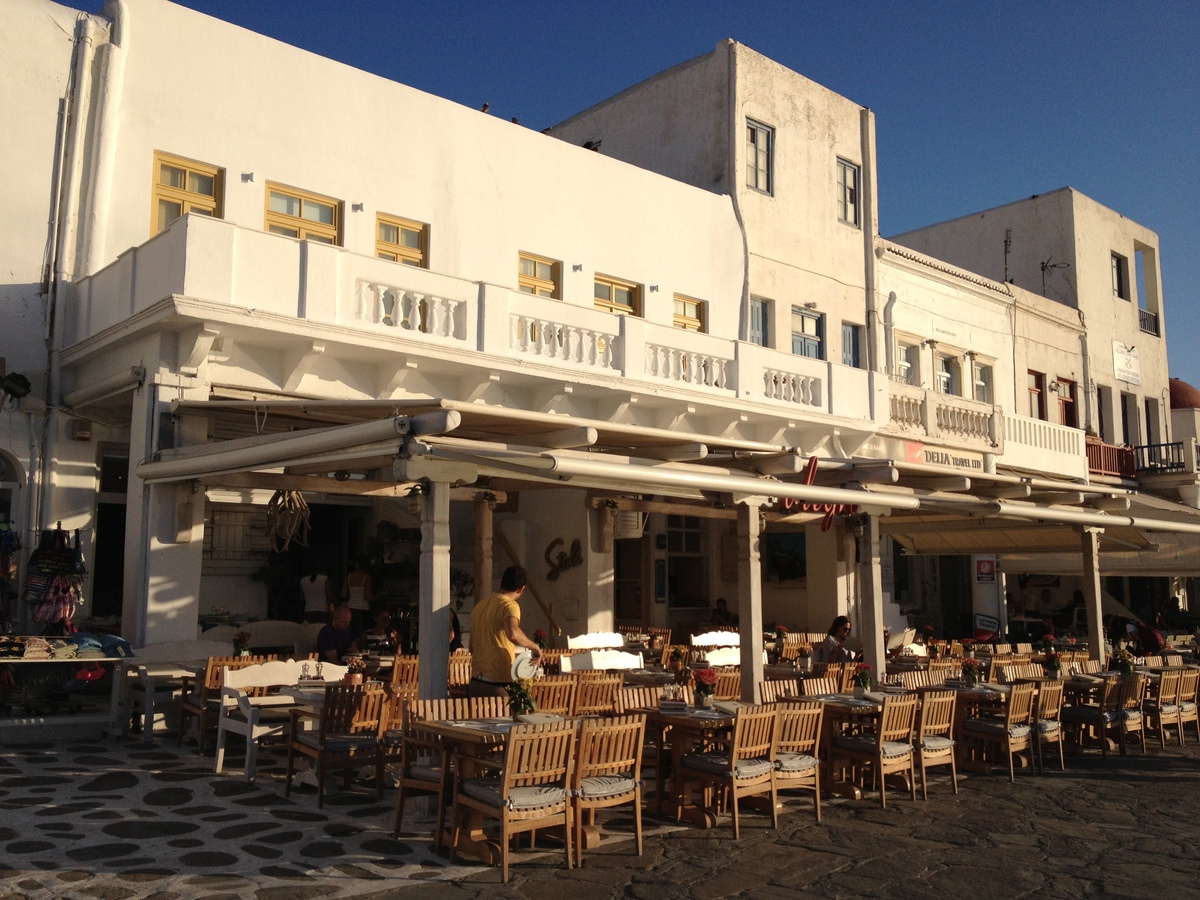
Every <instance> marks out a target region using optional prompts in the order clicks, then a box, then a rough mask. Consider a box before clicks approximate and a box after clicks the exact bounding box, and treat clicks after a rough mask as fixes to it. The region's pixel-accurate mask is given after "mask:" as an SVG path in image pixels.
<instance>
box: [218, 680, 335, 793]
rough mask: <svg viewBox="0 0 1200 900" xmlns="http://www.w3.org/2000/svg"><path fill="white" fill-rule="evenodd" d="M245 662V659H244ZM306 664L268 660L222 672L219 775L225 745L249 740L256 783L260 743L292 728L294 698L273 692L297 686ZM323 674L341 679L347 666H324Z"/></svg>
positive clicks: (249, 768)
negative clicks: (233, 738)
mask: <svg viewBox="0 0 1200 900" xmlns="http://www.w3.org/2000/svg"><path fill="white" fill-rule="evenodd" d="M242 658H243V659H244V657H242ZM304 667H305V664H304V663H302V662H296V661H294V660H290V659H289V660H278V659H275V660H267V661H266V662H264V663H258V664H255V665H249V666H241V667H240V668H233V667H231V666H225V667H224V668H223V669H222V671H221V698H220V707H219V715H218V716H217V758H216V772H217V774H220V773H221V770H222V768H223V767H224V764H225V743H226V741H227V740H228V736H229V735H230V734H240V735H242V736H243V737H244V738H245V739H246V780H247V781H253V780H254V771H255V763H256V761H257V759H258V742H259V741H260V740H262V739H263V738H268V737H269V738H274V737H279V736H281V735H283V734H284V733H285V732H286V731H287V729H288V727H289V725H290V724H291V721H292V719H291V710H292V708H293V707H294V706H295V701H294V700H293V699H292V698H291V697H284V696H280V695H279V694H272V693H271V691H272V689H274V688H280V687H283V686H285V685H292V684H295V683H296V682H297V681H298V680H299V679H300V678H301V677H302V676H303V674H304ZM322 670H323V674H324V675H326V676H327V677H329V678H339V679H340V678H341V677H342V676H344V675H345V674H346V667H345V666H338V665H334V664H333V663H325V664H324V665H323V667H322Z"/></svg>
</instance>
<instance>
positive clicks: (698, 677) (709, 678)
mask: <svg viewBox="0 0 1200 900" xmlns="http://www.w3.org/2000/svg"><path fill="white" fill-rule="evenodd" d="M692 678H693V679H694V680H695V682H696V684H704V685H715V684H716V683H717V670H716V669H696V670H695V671H694V672H692Z"/></svg>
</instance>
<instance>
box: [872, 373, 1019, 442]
mask: <svg viewBox="0 0 1200 900" xmlns="http://www.w3.org/2000/svg"><path fill="white" fill-rule="evenodd" d="M888 390H889V397H888V400H889V407H890V409H889V411H890V420H889V426H890V429H891V430H893V431H898V432H900V433H902V434H907V435H912V436H914V437H919V438H922V439H924V440H933V441H942V442H944V443H947V444H951V445H953V446H959V447H966V448H977V449H986V450H989V451H991V450H994V449H995V448H996V447H997V446H999V445H1000V443H1001V441H1002V437H1003V436H1002V434H1001V431H1000V420H999V414H998V411H997V410H996V408H995V407H994V406H992V405H990V404H987V403H978V402H976V401H974V400H968V399H966V398H964V397H955V396H953V395H950V394H939V393H938V392H937V391H931V390H926V389H925V388H921V387H915V386H913V385H908V384H904V383H902V382H899V381H895V380H891V381H889V382H888Z"/></svg>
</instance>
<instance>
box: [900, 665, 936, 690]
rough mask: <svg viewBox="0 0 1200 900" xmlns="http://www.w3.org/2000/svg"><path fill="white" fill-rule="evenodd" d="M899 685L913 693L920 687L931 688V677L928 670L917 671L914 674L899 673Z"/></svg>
mask: <svg viewBox="0 0 1200 900" xmlns="http://www.w3.org/2000/svg"><path fill="white" fill-rule="evenodd" d="M900 683H901V684H902V685H904V689H905V690H907V691H913V690H916V689H917V688H921V687H932V685H933V676H932V675H931V674H930V672H929V670H928V669H917V670H916V671H915V672H901V673H900Z"/></svg>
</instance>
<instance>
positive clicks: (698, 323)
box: [675, 294, 708, 331]
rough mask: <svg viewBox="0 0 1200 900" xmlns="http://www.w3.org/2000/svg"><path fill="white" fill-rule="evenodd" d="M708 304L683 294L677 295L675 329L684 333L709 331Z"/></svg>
mask: <svg viewBox="0 0 1200 900" xmlns="http://www.w3.org/2000/svg"><path fill="white" fill-rule="evenodd" d="M707 307H708V304H707V303H705V302H704V301H703V300H694V299H693V298H691V297H685V296H683V295H682V294H676V295H675V327H676V328H682V329H683V330H684V331H708V316H707V312H708V310H707Z"/></svg>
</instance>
